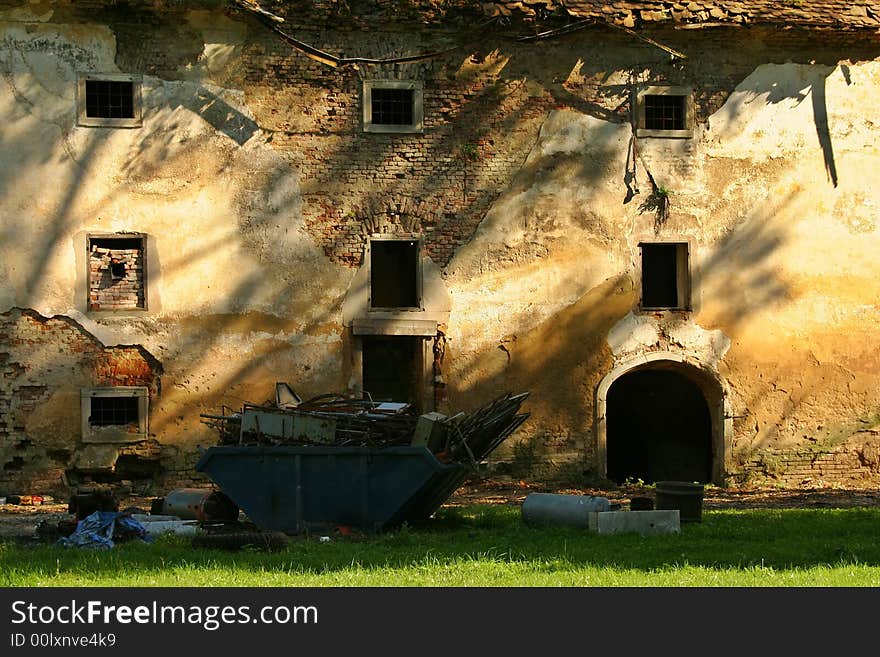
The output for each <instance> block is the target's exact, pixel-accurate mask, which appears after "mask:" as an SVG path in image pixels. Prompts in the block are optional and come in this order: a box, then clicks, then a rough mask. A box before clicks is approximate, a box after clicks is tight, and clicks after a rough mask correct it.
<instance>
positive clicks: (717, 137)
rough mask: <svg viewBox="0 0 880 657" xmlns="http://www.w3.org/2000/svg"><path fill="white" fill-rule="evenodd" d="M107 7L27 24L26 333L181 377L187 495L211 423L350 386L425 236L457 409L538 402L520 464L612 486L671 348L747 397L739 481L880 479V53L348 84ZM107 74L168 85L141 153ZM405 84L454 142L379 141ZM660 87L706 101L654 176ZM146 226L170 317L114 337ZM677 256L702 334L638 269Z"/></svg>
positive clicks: (3, 304)
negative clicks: (111, 267) (103, 248)
mask: <svg viewBox="0 0 880 657" xmlns="http://www.w3.org/2000/svg"><path fill="white" fill-rule="evenodd" d="M90 4H91V5H92V6H91V7H84V8H79V9H77V8H76V7H75V5H71V4H69V3H48V2H46V3H37V4H33V5H27V6H25V5H22V6H20V7H16V8H11V9H3V10H0V70H2V81H0V85H2V87H3V89H4V93H3V94H2V95H0V108H2V110H3V111H4V114H5V116H6V117H7V121H6V125H5V127H4V131H3V134H2V146H0V149H2V151H0V153H2V156H0V188H2V190H3V194H2V195H0V218H2V228H0V230H2V241H0V278H2V279H3V280H4V281H5V283H4V285H2V286H0V310H8V309H10V308H13V307H18V308H26V309H32V310H33V311H36V312H37V313H40V314H41V315H43V316H45V317H52V316H55V315H59V316H63V317H65V318H69V319H71V320H73V321H75V322H76V323H77V324H78V325H79V326H80V327H81V330H83V331H85V332H87V333H88V334H90V335H91V336H93V337H94V339H96V340H98V341H100V343H101V344H103V345H107V346H109V347H112V346H113V345H139V348H141V349H143V350H144V351H145V353H147V354H149V355H150V357H151V358H155V359H156V362H157V363H160V364H161V369H162V374H161V392H159V390H158V389H157V390H156V391H155V393H154V398H153V399H151V404H150V409H151V410H150V433H151V439H152V440H155V442H156V445H157V446H158V447H157V448H156V449H158V450H159V452H160V458H161V462H162V463H163V472H165V473H166V475H168V478H169V482H172V481H183V480H186V479H187V475H186V473H187V472H188V471H189V470H190V469H191V467H192V465H194V463H195V454H196V446H197V445H199V444H202V445H206V444H210V443H212V442H213V440H214V439H215V437H214V435H213V434H212V433H211V431H210V430H208V429H207V428H206V427H204V426H203V425H202V424H201V423H200V422H199V417H198V414H199V413H200V412H209V411H211V410H216V409H218V408H219V407H220V405H221V404H226V405H227V406H231V407H239V406H240V404H241V402H242V401H245V400H246V401H263V400H265V399H267V398H268V397H269V396H270V395H271V393H272V389H273V384H274V382H275V381H288V382H290V383H291V384H292V385H293V386H294V387H295V388H296V390H297V391H298V392H299V394H300V395H301V396H304V397H306V396H311V395H313V394H318V393H323V392H328V391H334V392H344V391H346V390H350V389H352V387H353V383H356V382H353V380H352V379H353V373H354V374H356V373H357V367H356V366H354V365H353V364H352V359H353V354H355V353H356V352H355V351H353V340H352V336H351V332H350V330H349V328H348V327H347V326H346V324H347V320H346V319H345V318H344V317H343V304H344V302H345V300H346V297H347V295H349V292H350V291H351V290H352V287H353V286H354V287H355V288H357V286H358V285H359V283H358V281H359V280H361V279H362V278H363V271H361V274H360V275H358V273H357V272H358V268H359V267H360V266H361V265H362V264H363V263H362V253H363V248H364V244H365V241H366V239H367V236H368V235H369V234H370V233H371V232H374V231H386V232H392V233H393V232H406V233H408V234H410V233H414V234H419V235H421V236H422V238H423V240H424V244H425V253H426V256H427V257H429V258H430V259H431V260H432V261H433V263H434V264H433V265H432V266H430V267H427V270H428V271H430V272H433V273H432V274H431V281H432V283H431V285H432V286H434V287H432V289H435V288H436V290H437V291H436V296H437V298H438V299H442V304H441V305H442V306H443V308H442V311H443V313H446V312H448V313H449V315H448V317H449V320H448V325H447V326H446V327H445V330H446V334H447V337H448V339H449V343H448V348H447V356H446V361H445V363H444V379H445V382H446V385H447V391H448V394H449V407H451V408H454V409H467V408H470V407H474V406H476V405H477V404H479V403H482V402H484V401H486V400H488V399H489V398H490V397H492V396H494V395H495V394H497V393H500V392H504V391H508V390H510V391H519V390H530V391H531V393H532V396H531V398H530V400H529V409H528V410H530V411H531V412H532V417H531V419H530V420H529V422H528V423H527V424H526V425H524V427H523V429H522V430H521V432H520V434H518V436H517V437H516V438H515V439H512V440H510V441H508V444H507V445H506V448H505V449H502V450H501V451H500V452H499V459H501V460H503V459H510V458H514V457H517V455H521V454H523V453H525V452H528V453H529V454H530V455H531V456H530V464H531V465H537V466H538V467H536V469H535V472H541V473H542V474H543V475H544V476H550V475H557V476H558V475H564V476H567V477H575V478H582V477H583V473H584V472H587V473H593V474H595V473H597V472H599V471H601V468H600V467H599V466H598V464H597V458H599V456H600V452H599V451H597V440H598V436H597V434H596V426H597V424H596V421H597V418H596V413H595V411H596V402H597V400H596V391H597V389H598V387H599V385H600V382H601V381H602V380H603V378H604V377H605V376H606V375H608V373H609V372H611V371H612V370H613V369H614V368H615V367H616V366H619V365H620V364H621V363H625V362H630V361H631V360H632V359H633V358H637V357H639V356H640V355H643V354H646V353H650V352H669V353H674V354H680V355H681V356H682V357H687V358H688V359H691V360H692V361H693V362H695V363H697V364H699V366H700V367H703V368H706V370H707V371H709V372H711V373H712V376H714V377H717V379H718V380H719V381H723V382H724V386H725V387H724V390H725V395H726V403H727V407H728V408H729V409H730V417H727V418H726V421H727V422H728V423H729V424H730V425H731V430H730V432H729V435H728V436H727V439H726V440H727V444H726V445H725V447H724V450H725V453H724V454H723V455H721V457H720V458H722V459H723V464H722V465H723V466H724V467H723V469H724V473H725V474H727V475H731V476H734V475H740V476H742V477H745V476H746V474H747V473H749V472H752V473H757V474H762V475H776V476H779V477H781V478H782V479H784V480H785V482H786V483H788V484H797V483H801V481H802V480H804V479H808V478H810V477H812V476H813V475H815V477H814V478H818V477H820V476H821V477H825V478H828V479H829V480H837V481H843V482H847V483H852V484H854V485H856V484H859V483H860V482H862V481H863V480H865V478H867V477H876V476H878V474H880V470H878V469H880V462H878V458H877V453H878V447H877V443H878V438H877V429H876V425H877V422H878V420H880V418H878V413H877V409H878V401H880V400H878V392H877V391H878V390H880V387H878V385H877V383H878V381H877V375H876V374H875V372H876V370H877V367H876V360H877V357H876V348H875V347H876V344H877V339H878V334H877V332H878V329H877V328H876V327H877V326H878V322H877V319H878V310H877V305H876V299H877V291H878V290H877V288H878V285H880V283H878V282H877V280H878V279H877V276H876V272H877V266H876V263H875V257H874V254H875V253H876V252H877V246H878V232H877V226H876V212H877V207H878V205H877V204H878V202H880V199H878V195H880V192H878V191H877V190H875V189H873V187H872V185H871V184H870V183H871V181H872V180H873V179H875V178H876V177H877V176H876V174H877V173H878V171H877V169H878V166H877V163H878V153H877V148H876V146H875V140H874V139H873V138H872V136H871V133H872V131H873V130H875V129H876V126H875V125H874V118H873V111H872V103H871V101H872V99H873V98H875V97H876V94H877V93H878V91H880V64H878V62H876V61H874V58H875V57H876V56H877V55H878V54H880V53H878V52H873V51H872V48H873V50H878V49H877V48H876V46H872V45H871V43H870V40H862V39H860V38H859V37H858V36H857V35H850V37H849V42H848V43H847V42H840V40H839V39H837V40H830V41H829V42H827V43H828V44H830V45H825V46H822V47H819V46H815V45H812V46H811V45H810V44H812V43H814V40H811V35H810V34H809V33H802V34H801V39H800V41H798V40H797V39H796V38H794V37H792V35H790V34H786V35H784V38H783V37H779V39H777V37H776V36H775V33H774V32H773V31H772V30H763V31H762V30H758V29H755V30H753V31H749V32H746V31H737V30H735V29H730V30H723V31H721V32H719V31H711V30H707V31H705V32H700V33H694V34H689V35H687V38H685V37H684V36H682V35H677V34H674V33H672V32H671V31H670V32H669V33H668V34H663V35H662V38H664V39H669V42H670V43H672V44H673V45H675V47H676V48H678V49H680V50H683V51H685V52H688V53H689V54H690V57H689V59H688V60H686V61H685V62H684V63H683V64H682V63H677V64H674V63H671V62H670V61H669V57H668V54H667V53H665V52H662V51H660V50H658V49H656V48H653V47H652V46H650V45H648V44H644V43H641V42H638V41H634V40H632V39H630V38H628V37H626V36H625V35H622V34H620V33H616V32H613V33H608V32H604V31H602V30H600V29H596V30H591V31H587V32H584V33H581V34H578V35H570V36H568V37H565V38H562V39H557V40H553V41H548V42H542V43H538V44H532V45H517V44H515V43H513V42H511V41H510V40H506V39H503V38H501V37H500V36H496V35H493V34H487V35H486V37H485V38H484V39H483V40H482V41H481V43H480V44H479V45H478V46H473V45H470V46H469V47H466V48H465V47H463V48H461V49H459V50H457V51H455V52H452V53H449V54H446V55H444V56H442V57H439V58H435V59H431V60H426V61H424V62H421V63H418V64H411V65H398V66H390V67H369V66H364V67H361V68H360V69H358V70H354V69H352V68H344V69H330V68H327V67H325V66H323V65H321V64H318V63H317V62H314V61H312V60H310V59H307V58H305V57H304V56H303V55H302V54H300V53H297V52H295V51H293V50H292V49H291V48H290V47H289V46H288V45H287V44H285V43H283V42H281V41H280V40H279V39H278V38H277V37H276V36H275V35H272V34H271V33H268V32H267V31H266V30H265V29H264V28H263V27H262V26H261V25H259V24H258V23H256V22H255V21H252V20H249V19H246V18H244V17H243V16H241V15H237V14H234V13H228V14H224V13H223V12H220V11H209V10H201V11H181V10H173V11H172V10H165V11H164V12H161V13H159V12H156V13H154V12H151V11H149V10H139V11H141V12H142V13H140V14H138V15H137V16H132V15H131V14H130V13H127V12H126V11H125V10H124V9H120V8H111V9H107V10H101V11H99V10H98V9H96V8H95V7H96V6H99V5H101V3H90ZM55 5H57V7H56V6H55ZM147 19H148V20H147ZM312 23H313V24H312V25H311V27H310V28H309V32H308V33H307V34H306V35H305V36H308V37H309V40H311V41H312V42H313V43H314V44H315V45H317V46H319V47H322V48H325V49H327V50H330V51H335V52H340V51H344V52H348V53H357V54H360V55H362V56H374V57H383V56H388V55H389V54H396V53H399V52H412V51H424V50H429V49H431V48H434V47H436V48H437V49H440V48H439V47H440V46H449V45H450V43H452V44H454V43H456V39H457V38H458V37H457V33H456V31H455V30H454V29H451V28H448V29H444V28H442V27H436V26H435V27H433V28H431V27H429V26H423V27H421V28H419V29H418V30H415V31H414V29H413V28H412V26H410V25H407V24H406V23H401V24H399V25H396V24H383V27H382V28H381V31H380V30H379V29H378V28H377V29H375V30H372V31H364V30H359V29H355V28H353V27H352V25H351V24H348V23H346V22H345V21H344V20H343V21H342V22H341V23H339V24H338V25H337V28H338V29H332V30H331V29H320V26H319V21H317V20H316V19H315V18H314V17H313V18H312ZM301 36H303V35H301ZM587 37H589V38H587ZM774 39H777V40H775V41H774ZM468 43H470V42H468ZM808 47H809V48H812V49H811V50H809V49H808ZM809 61H815V62H821V63H814V64H809V63H807V62H809ZM83 71H93V72H102V73H115V72H124V73H132V74H137V75H140V76H142V80H143V109H144V113H143V125H142V127H140V128H134V129H106V128H84V127H77V126H76V100H75V90H76V75H77V73H78V72H83ZM380 78H396V79H408V78H417V79H420V80H423V81H424V83H425V112H426V115H425V125H426V131H425V133H424V134H419V135H382V134H365V133H363V132H362V131H361V130H360V123H359V121H360V105H359V93H360V89H361V85H362V79H380ZM637 81H660V82H664V81H666V82H670V83H674V84H690V85H691V86H693V87H694V88H695V90H696V94H695V99H696V110H697V111H696V113H697V116H696V125H695V134H694V138H693V139H690V140H663V139H640V140H638V143H637V145H636V147H637V149H638V152H639V154H640V156H641V157H640V158H639V159H637V160H636V163H635V171H634V172H633V171H632V164H631V162H629V160H631V158H628V155H629V154H630V148H631V128H630V125H629V123H628V97H629V93H630V89H631V86H630V85H631V84H632V83H634V82H637ZM645 166H647V168H648V169H649V170H650V172H651V174H652V175H653V177H654V179H655V180H656V181H657V183H658V184H659V185H661V186H663V187H664V188H666V189H669V190H672V195H671V197H670V198H671V212H670V215H669V217H668V219H667V220H666V222H665V223H664V224H663V225H658V224H657V221H656V217H655V214H654V213H653V212H652V211H650V210H645V209H644V207H643V206H644V204H645V201H646V200H647V198H648V196H649V195H650V191H651V188H650V184H649V182H648V179H647V175H646V170H645ZM628 172H629V176H628V175H627V174H628ZM627 180H629V183H630V187H631V190H630V196H631V198H629V199H628V200H627V197H628V194H627V185H626V181H627ZM635 188H638V193H637V194H635V195H632V191H634V189H635ZM625 201H627V202H625ZM391 209H394V210H395V212H394V213H392V212H391ZM117 231H135V232H138V233H143V234H145V235H146V236H147V238H146V254H147V259H148V262H147V266H148V269H147V271H148V295H147V298H148V307H147V309H146V310H143V311H131V312H114V313H106V312H104V313H98V312H91V311H88V310H87V308H86V300H87V281H86V275H87V262H86V260H87V258H86V238H87V235H88V234H90V233H112V232H117ZM658 239H662V240H676V241H685V242H687V243H688V244H689V247H690V254H691V268H692V273H693V311H692V312H687V313H660V314H656V313H655V314H651V313H642V312H639V311H638V299H639V277H640V273H639V271H638V270H639V257H638V243H639V242H640V241H642V240H648V241H654V240H658ZM358 276H360V278H358ZM361 283H362V281H361ZM443 287H445V289H441V288H443ZM3 339H4V340H5V339H6V338H5V336H4V338H3ZM49 351H50V350H49ZM51 359H52V355H51V354H50V353H49V352H48V351H47V353H36V352H35V353H34V354H33V358H32V361H33V363H32V364H31V366H32V367H39V366H42V365H44V364H45V363H46V362H47V361H50V360H51ZM9 376H10V377H11V378H14V377H16V376H18V375H17V374H14V373H13V374H10V375H9ZM93 385H96V384H93ZM354 387H356V386H354ZM75 408H78V407H75ZM75 408H72V409H71V412H75ZM59 427H60V425H59ZM41 431H42V430H41ZM59 431H60V428H59ZM62 433H64V434H65V437H59V438H58V439H59V440H67V441H69V442H70V444H71V445H72V447H71V448H70V450H69V452H70V455H71V456H70V459H69V460H68V461H66V462H63V463H62V462H59V463H57V464H55V465H54V466H53V467H55V471H53V473H52V474H51V477H55V476H56V475H57V474H58V472H57V471H59V470H63V469H64V468H65V467H68V468H69V467H73V465H74V461H73V459H74V456H73V454H74V453H75V452H76V449H75V446H76V445H77V444H78V441H79V440H80V437H79V435H78V433H77V432H76V431H75V430H74V429H73V428H69V431H67V430H66V431H64V432H62ZM28 439H29V440H31V441H33V442H34V443H39V442H40V441H41V440H42V438H41V434H40V432H35V433H33V435H31V434H28ZM53 440H55V438H53ZM4 449H6V452H4V451H0V454H7V452H8V453H11V452H9V449H11V447H10V445H5V447H4ZM65 449H67V448H65ZM805 449H808V451H809V453H810V454H838V453H839V454H841V455H842V456H841V458H840V459H837V460H835V461H834V462H835V463H836V462H838V461H840V462H845V463H848V464H850V465H849V466H848V467H846V468H843V469H840V470H839V471H837V470H835V471H834V472H832V470H833V469H832V468H826V470H827V471H828V474H826V473H825V472H824V471H822V472H820V471H819V470H816V471H815V472H814V473H813V475H811V474H803V473H802V472H801V470H798V469H797V468H794V467H791V468H789V469H790V470H791V472H793V473H794V472H795V471H796V472H797V475H796V477H787V476H786V474H785V472H786V470H785V468H783V469H782V470H780V469H779V468H778V467H777V468H768V467H767V463H769V462H770V461H769V460H768V459H770V457H769V456H768V457H767V458H766V459H764V460H763V461H762V460H761V458H762V454H765V455H775V456H773V458H774V459H775V461H773V463H779V462H785V459H786V458H789V457H788V456H787V455H788V454H794V453H795V452H797V453H801V452H803V451H804V450H805ZM810 450H811V451H810ZM779 454H782V455H783V456H782V457H780V456H779ZM791 458H792V459H793V458H794V456H792V457H791ZM823 458H824V457H823ZM835 458H836V457H835ZM62 460H63V459H62ZM520 460H522V459H520ZM6 462H7V463H10V462H11V461H9V460H8V458H7V461H6ZM810 472H813V471H812V470H811V471H810ZM48 476H50V475H47V477H48ZM192 476H196V475H195V473H194V472H193V473H192ZM786 477H787V478H786ZM795 478H798V480H797V481H795ZM9 481H10V482H12V481H13V480H12V479H10V480H9ZM21 483H22V485H24V482H21ZM10 485H12V484H11V483H10Z"/></svg>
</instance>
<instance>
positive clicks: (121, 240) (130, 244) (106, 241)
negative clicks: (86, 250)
mask: <svg viewBox="0 0 880 657" xmlns="http://www.w3.org/2000/svg"><path fill="white" fill-rule="evenodd" d="M89 245H90V246H92V247H98V248H99V249H113V250H115V251H123V250H128V249H140V248H141V246H142V245H143V239H142V238H140V237H91V238H89Z"/></svg>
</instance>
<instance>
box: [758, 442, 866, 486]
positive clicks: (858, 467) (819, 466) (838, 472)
mask: <svg viewBox="0 0 880 657" xmlns="http://www.w3.org/2000/svg"><path fill="white" fill-rule="evenodd" d="M878 474H880V457H878V454H877V453H876V449H871V448H870V447H866V446H863V447H861V448H859V447H853V446H841V447H838V448H835V449H826V450H817V449H791V450H767V451H765V452H762V453H761V454H758V455H756V456H754V457H752V458H749V459H748V460H747V461H745V462H744V463H743V465H742V468H741V476H742V477H745V478H749V477H750V476H751V477H752V478H758V479H769V480H773V481H777V482H779V483H781V484H783V485H785V486H805V485H810V486H815V485H822V484H832V485H833V484H841V485H844V484H845V485H849V486H852V485H854V484H857V483H858V482H859V481H860V480H864V479H868V478H870V477H876V476H877V475H878Z"/></svg>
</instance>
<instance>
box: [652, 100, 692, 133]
mask: <svg viewBox="0 0 880 657" xmlns="http://www.w3.org/2000/svg"><path fill="white" fill-rule="evenodd" d="M686 101H687V97H686V96H673V95H663V96H660V95H652V94H646V95H645V96H643V97H642V102H643V103H644V107H645V125H644V126H643V127H644V128H645V129H647V130H686V129H687V106H686Z"/></svg>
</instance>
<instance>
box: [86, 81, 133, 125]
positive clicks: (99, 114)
mask: <svg viewBox="0 0 880 657" xmlns="http://www.w3.org/2000/svg"><path fill="white" fill-rule="evenodd" d="M86 116H87V117H89V118H98V119H133V118H134V83H132V82H130V81H128V82H126V81H116V80H86Z"/></svg>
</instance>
